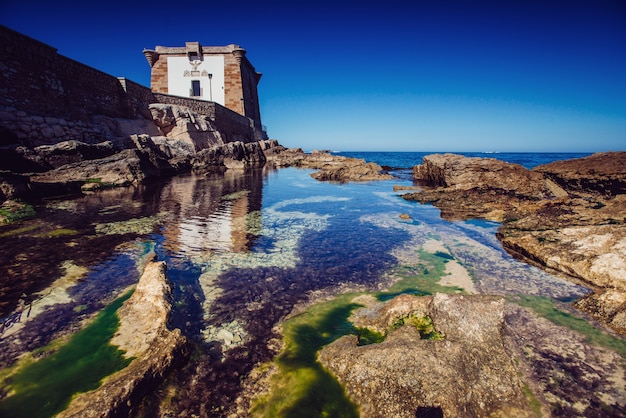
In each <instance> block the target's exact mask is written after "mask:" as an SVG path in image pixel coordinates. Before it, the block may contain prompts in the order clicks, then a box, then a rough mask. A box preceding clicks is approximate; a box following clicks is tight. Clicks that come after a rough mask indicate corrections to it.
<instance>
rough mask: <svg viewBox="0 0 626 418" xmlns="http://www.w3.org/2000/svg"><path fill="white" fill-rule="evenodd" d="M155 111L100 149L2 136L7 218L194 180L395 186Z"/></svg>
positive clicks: (0, 167) (343, 161) (340, 163)
mask: <svg viewBox="0 0 626 418" xmlns="http://www.w3.org/2000/svg"><path fill="white" fill-rule="evenodd" d="M150 111H151V114H152V120H145V119H136V120H119V121H117V124H116V125H115V126H114V127H112V128H111V131H110V132H109V136H108V139H107V140H106V141H104V142H99V143H87V142H81V141H79V140H74V139H72V140H68V141H62V142H58V143H55V144H45V145H37V144H36V143H34V142H32V141H30V142H26V141H25V140H22V139H20V138H18V137H17V136H15V135H10V134H6V133H2V132H0V134H2V135H1V138H0V204H3V203H5V202H7V203H6V204H5V206H4V209H5V210H4V211H3V213H4V212H11V211H15V210H18V209H19V205H17V206H16V205H15V202H16V201H24V200H33V199H37V198H41V197H50V196H60V195H70V194H81V193H85V192H89V191H92V190H97V189H103V188H110V187H125V186H134V185H138V184H141V183H146V182H151V181H156V180H158V179H163V178H167V177H171V176H174V175H178V174H187V173H192V172H193V173H196V174H210V173H223V172H224V171H226V170H246V169H252V168H262V167H265V166H267V167H272V168H280V167H300V168H310V169H316V170H320V171H319V172H317V173H314V174H313V177H315V178H316V179H318V180H328V181H336V182H345V181H370V180H381V179H391V178H392V176H390V175H388V174H383V173H381V172H382V168H381V167H380V166H378V165H377V164H374V163H367V162H365V161H364V160H361V159H355V158H346V157H340V156H333V155H331V154H330V153H329V152H322V151H314V152H311V153H305V152H304V151H302V149H300V148H292V149H289V148H285V147H283V146H282V145H280V144H279V143H278V141H276V140H260V141H255V142H241V141H234V142H226V141H225V140H224V139H223V138H222V135H221V134H220V132H219V131H217V130H216V129H215V127H213V126H212V125H211V123H210V121H209V120H208V119H207V118H206V117H204V116H202V115H199V114H197V113H194V112H193V111H191V110H190V109H188V108H185V107H183V106H176V105H163V104H153V105H150ZM129 132H135V133H131V134H128V133H129ZM0 216H3V215H0ZM3 218H4V220H5V221H6V220H7V217H6V216H4V217H3ZM3 218H0V220H2V219H3Z"/></svg>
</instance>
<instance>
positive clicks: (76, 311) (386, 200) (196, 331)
mask: <svg viewBox="0 0 626 418" xmlns="http://www.w3.org/2000/svg"><path fill="white" fill-rule="evenodd" d="M311 172H312V171H310V170H301V169H295V168H288V169H281V170H278V171H271V170H267V171H262V170H258V171H250V172H247V173H245V174H241V173H239V174H238V173H231V172H227V173H226V175H224V176H215V177H196V176H183V177H177V178H173V179H171V180H168V181H165V182H163V183H160V184H152V185H147V186H141V187H138V188H129V189H115V190H108V191H103V192H97V193H94V194H91V195H88V196H84V197H78V198H75V199H69V200H68V199H66V200H56V201H45V202H37V204H36V205H35V207H36V209H37V212H38V216H37V218H35V219H31V220H26V221H22V222H19V223H17V224H13V225H8V226H1V227H0V248H1V249H0V266H1V267H0V269H1V271H0V277H2V279H1V280H2V282H1V283H0V285H1V286H2V289H4V290H3V292H2V294H0V316H1V317H2V318H4V322H5V327H4V329H3V333H2V335H1V340H0V353H2V354H1V355H0V366H1V367H6V366H8V365H10V364H11V363H12V362H13V361H14V360H15V359H16V358H17V357H18V356H19V355H20V354H21V353H23V352H28V351H32V350H34V349H36V348H38V347H41V346H43V345H45V344H47V343H48V342H50V341H51V340H53V339H54V338H56V337H58V336H61V335H64V334H67V333H69V332H73V331H74V330H75V329H76V327H77V324H78V323H79V321H80V320H82V319H84V318H86V317H88V316H90V315H92V314H93V313H94V312H97V311H99V310H101V309H102V308H103V307H104V306H105V305H106V304H108V303H110V302H111V301H112V300H114V299H115V298H116V297H118V296H119V295H120V294H121V293H122V292H123V291H124V290H125V289H126V288H128V286H130V285H132V284H133V283H135V282H136V280H137V279H138V277H139V271H140V269H141V265H142V263H143V262H145V256H146V254H148V253H149V252H151V251H153V252H154V253H156V255H157V257H158V259H160V260H165V261H166V262H167V266H168V275H169V277H170V279H171V281H172V283H173V293H174V304H175V311H174V315H173V319H172V320H173V325H174V326H176V327H179V328H181V330H182V331H183V332H184V333H185V334H186V335H187V336H188V337H190V338H191V339H192V340H194V341H196V342H197V343H198V347H199V350H200V351H201V352H202V353H204V356H203V357H202V358H201V359H200V360H199V363H201V366H197V367H196V368H195V369H193V367H191V368H190V369H187V370H186V371H184V372H183V373H181V374H179V375H178V376H177V377H176V379H178V381H179V383H180V387H181V393H185V394H186V395H185V396H187V399H188V402H189V403H193V402H195V400H197V399H202V401H203V402H206V403H207V404H208V405H210V408H212V409H213V410H214V411H220V408H221V407H225V406H226V405H228V404H230V403H232V401H233V399H234V397H235V396H236V395H237V392H238V390H239V389H240V386H239V385H240V381H241V376H245V375H246V373H248V372H249V371H250V370H251V369H252V367H253V366H254V365H255V364H257V363H258V362H261V361H267V360H269V359H270V358H271V357H272V356H273V354H275V352H273V351H272V350H271V349H270V348H268V341H269V340H270V339H272V338H275V337H276V336H277V335H276V331H275V330H274V329H273V327H274V326H275V325H276V324H277V323H278V322H279V321H280V320H281V319H282V318H284V317H285V316H286V315H288V314H289V313H290V312H291V311H292V309H293V307H294V306H295V305H296V304H298V303H300V302H304V301H306V300H307V299H308V298H309V297H311V296H314V295H316V294H320V293H321V292H331V293H336V292H339V291H342V290H348V289H349V290H355V289H360V290H373V289H377V288H379V287H380V286H381V285H382V284H383V283H387V282H388V281H389V280H390V277H391V276H393V271H394V269H396V268H398V267H399V266H415V265H417V264H418V263H419V256H418V252H419V251H422V250H425V251H429V252H435V251H440V252H443V253H447V254H450V255H451V258H452V257H453V258H454V260H453V263H451V265H453V264H454V265H455V266H456V270H454V271H452V270H451V273H450V276H451V277H452V279H455V278H456V279H458V280H457V281H458V283H465V284H466V291H470V290H471V291H474V292H480V293H490V294H500V295H514V294H524V295H535V296H548V297H551V298H555V299H559V300H572V299H575V298H577V297H580V296H581V295H583V294H585V293H586V292H587V291H588V290H587V289H585V288H583V287H580V286H577V285H575V284H572V283H570V282H567V281H565V280H563V279H560V278H557V277H554V276H551V275H549V274H547V273H545V272H543V271H541V270H539V269H537V268H535V267H531V266H528V265H526V264H523V263H520V262H518V261H516V260H514V259H513V258H512V257H510V256H509V255H508V254H507V253H506V252H505V251H503V249H502V247H501V246H500V244H499V242H498V241H497V240H496V238H495V235H494V234H495V231H496V229H497V227H498V224H496V223H492V222H485V221H468V222H448V221H444V220H442V219H441V218H440V217H439V210H438V209H436V208H434V207H432V206H429V205H420V204H418V203H414V202H407V201H405V200H403V199H401V198H400V197H399V193H395V192H394V191H393V185H396V184H397V185H410V184H411V182H410V181H408V180H403V179H400V178H399V179H397V180H391V181H382V182H370V183H362V184H356V183H350V184H334V183H324V182H318V181H316V180H314V179H312V178H311V177H310V175H309V174H310V173H311ZM400 214H406V215H409V217H410V218H409V219H402V218H400ZM54 231H66V232H64V233H56V234H55V233H54ZM452 279H451V280H452ZM456 279H455V280H456ZM463 280H465V282H463ZM467 280H470V282H468V281H467ZM452 281H453V282H454V280H452ZM461 287H463V286H461ZM470 288H471V289H470ZM18 316H19V322H15V318H17V317H18ZM9 318H12V319H11V320H9ZM194 374H195V375H197V376H199V377H200V379H199V380H201V381H203V382H205V383H204V386H203V385H195V386H193V385H191V383H189V382H190V381H192V380H193V378H192V377H190V376H192V375H194ZM192 386H193V387H192ZM181 397H182V395H181ZM184 402H185V401H182V400H181V401H180V403H181V404H184ZM216 413H217V412H216Z"/></svg>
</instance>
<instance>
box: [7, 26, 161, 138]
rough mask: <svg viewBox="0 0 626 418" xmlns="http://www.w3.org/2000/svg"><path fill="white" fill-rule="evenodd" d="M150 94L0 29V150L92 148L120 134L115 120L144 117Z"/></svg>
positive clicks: (27, 38)
mask: <svg viewBox="0 0 626 418" xmlns="http://www.w3.org/2000/svg"><path fill="white" fill-rule="evenodd" d="M150 96H151V92H150V90H149V89H148V88H146V87H143V86H140V85H139V84H137V83H133V82H131V81H129V80H126V79H122V80H119V79H118V78H117V77H114V76H111V75H109V74H106V73H104V72H102V71H99V70H96V69H95V68H92V67H89V66H87V65H84V64H82V63H80V62H78V61H74V60H72V59H70V58H67V57H65V56H63V55H59V54H58V53H57V50H56V49H55V48H53V47H51V46H49V45H46V44H44V43H41V42H39V41H37V40H35V39H32V38H29V37H27V36H25V35H22V34H20V33H18V32H15V31H13V30H11V29H9V28H7V27H4V26H0V127H1V128H2V129H0V145H8V144H10V143H12V142H16V141H19V142H20V143H22V144H24V145H27V146H37V145H44V144H54V143H57V142H60V141H66V140H72V139H73V140H79V141H82V142H86V143H98V142H102V141H104V140H107V139H114V137H116V136H118V135H122V134H123V133H121V132H117V131H116V123H115V122H114V120H115V119H136V118H141V116H142V115H143V116H144V117H145V115H146V114H149V113H146V112H147V105H148V102H149V101H151V99H150Z"/></svg>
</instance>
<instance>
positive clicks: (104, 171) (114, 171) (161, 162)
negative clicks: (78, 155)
mask: <svg viewBox="0 0 626 418" xmlns="http://www.w3.org/2000/svg"><path fill="white" fill-rule="evenodd" d="M132 141H133V143H134V145H135V148H133V149H125V150H122V151H121V152H118V153H116V154H113V155H111V156H108V157H106V158H101V159H97V160H87V161H80V162H77V163H73V164H67V165H64V166H61V167H59V168H57V169H54V170H50V171H47V172H44V173H37V174H33V175H32V176H31V177H30V181H31V183H32V184H33V187H35V188H36V189H37V190H40V191H41V192H42V193H45V189H46V188H47V187H49V186H50V185H52V184H55V183H56V184H79V187H81V186H82V187H83V189H85V188H88V189H93V188H100V187H111V186H128V185H131V184H139V183H141V182H144V181H148V180H154V179H156V178H160V177H165V176H169V175H172V174H175V172H176V168H174V167H172V165H171V164H170V163H169V162H168V159H167V156H166V155H164V153H163V152H162V151H161V149H160V148H159V147H158V146H156V145H155V144H154V142H153V141H152V139H151V138H150V137H149V136H147V135H134V136H133V137H132ZM42 185H46V186H45V187H44V186H42ZM40 186H41V187H40Z"/></svg>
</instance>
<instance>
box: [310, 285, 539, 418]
mask: <svg viewBox="0 0 626 418" xmlns="http://www.w3.org/2000/svg"><path fill="white" fill-rule="evenodd" d="M364 309H367V308H364ZM359 315H361V316H363V315H364V316H366V317H367V319H368V320H367V321H363V318H361V320H360V321H358V322H359V323H360V324H362V325H365V324H366V323H368V322H369V323H370V324H371V325H375V326H377V327H378V328H380V327H381V326H382V327H384V328H388V327H389V322H390V321H394V320H397V319H399V318H406V317H410V316H412V315H413V316H418V317H421V316H428V317H430V318H431V319H432V322H433V324H434V326H435V328H436V330H437V331H438V332H440V333H441V334H442V335H443V339H441V340H435V341H432V340H426V339H423V338H422V336H421V335H420V332H419V331H418V329H417V328H416V327H414V326H411V325H402V326H400V327H399V328H397V329H394V330H392V331H390V332H389V333H388V334H387V337H386V339H385V341H383V342H382V343H379V344H370V345H365V346H357V338H356V337H355V336H346V337H342V338H340V339H338V340H336V341H335V342H333V343H331V344H330V345H328V346H326V347H324V348H323V349H322V350H321V352H320V353H319V360H320V361H321V362H322V364H323V365H324V366H325V367H327V368H328V369H330V370H331V371H332V372H333V373H334V374H335V375H336V376H337V377H338V378H339V380H340V381H341V382H342V383H344V384H345V386H346V390H347V392H348V393H349V395H350V396H351V398H352V399H354V400H355V401H356V402H357V404H358V405H359V408H360V416H362V417H380V416H390V417H416V416H431V415H427V413H429V412H430V413H432V414H434V413H438V414H439V415H432V416H474V417H488V416H494V415H495V416H516V417H531V416H534V414H533V413H532V411H531V409H530V407H529V405H528V403H527V401H526V398H525V396H524V394H523V392H522V382H521V381H520V379H519V377H518V374H517V371H516V368H515V366H514V362H513V359H512V358H511V356H510V355H509V353H508V352H507V350H506V348H505V345H504V340H503V326H504V299H502V298H498V297H491V296H457V295H455V296H452V295H444V294H436V295H434V296H432V297H416V296H409V295H403V296H398V297H397V298H396V299H394V300H392V301H390V302H388V303H386V304H384V305H383V306H382V307H379V308H378V309H375V310H374V312H372V310H368V311H367V312H365V313H364V312H361V313H359V311H357V312H356V313H355V316H357V317H358V316H359ZM371 325H370V326H371Z"/></svg>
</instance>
